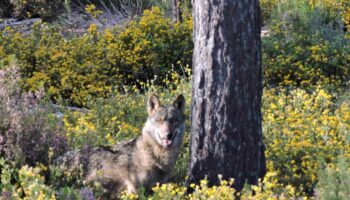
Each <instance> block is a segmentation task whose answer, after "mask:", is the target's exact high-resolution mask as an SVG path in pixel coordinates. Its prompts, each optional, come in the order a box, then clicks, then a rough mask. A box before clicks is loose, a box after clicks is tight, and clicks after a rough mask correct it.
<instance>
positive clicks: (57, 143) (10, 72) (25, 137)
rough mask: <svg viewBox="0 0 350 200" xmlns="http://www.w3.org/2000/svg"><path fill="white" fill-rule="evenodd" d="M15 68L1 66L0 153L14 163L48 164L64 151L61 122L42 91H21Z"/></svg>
mask: <svg viewBox="0 0 350 200" xmlns="http://www.w3.org/2000/svg"><path fill="white" fill-rule="evenodd" d="M18 80H19V75H18V70H17V68H15V67H10V68H8V69H6V70H0V116H1V118H0V156H1V157H3V156H4V157H5V158H6V159H7V160H12V161H14V162H15V163H16V164H17V165H22V164H24V163H28V164H31V165H34V164H37V163H44V164H47V163H48V162H49V159H50V156H49V153H51V158H54V157H56V156H59V155H60V154H62V153H63V152H64V151H65V148H66V143H65V139H64V137H63V134H62V131H63V129H62V126H60V125H59V123H58V120H57V119H56V118H55V116H54V115H53V114H52V112H51V109H50V108H49V107H48V106H47V105H45V104H43V103H41V102H40V100H39V99H40V98H42V97H43V95H42V94H40V93H37V94H35V95H36V98H37V99H36V98H35V96H34V95H33V94H22V93H21V89H20V88H19V86H18V83H17V82H18Z"/></svg>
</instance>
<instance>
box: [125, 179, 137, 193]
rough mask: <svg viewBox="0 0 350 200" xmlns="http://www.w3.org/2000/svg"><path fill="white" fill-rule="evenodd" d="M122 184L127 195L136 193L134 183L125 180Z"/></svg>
mask: <svg viewBox="0 0 350 200" xmlns="http://www.w3.org/2000/svg"><path fill="white" fill-rule="evenodd" d="M124 184H125V186H126V190H127V191H128V193H130V194H131V193H133V194H136V193H137V189H136V185H135V184H134V183H132V182H131V181H130V180H125V182H124Z"/></svg>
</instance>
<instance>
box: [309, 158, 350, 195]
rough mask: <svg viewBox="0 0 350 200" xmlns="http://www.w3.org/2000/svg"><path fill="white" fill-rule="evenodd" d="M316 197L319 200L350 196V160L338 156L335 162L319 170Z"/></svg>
mask: <svg viewBox="0 0 350 200" xmlns="http://www.w3.org/2000/svg"><path fill="white" fill-rule="evenodd" d="M316 198H317V199H321V200H324V199H325V200H328V199H334V200H346V199H349V198H350V160H349V157H345V156H339V157H338V160H337V162H336V163H332V164H329V165H327V166H326V167H325V168H324V169H322V170H320V172H319V182H318V184H317V187H316Z"/></svg>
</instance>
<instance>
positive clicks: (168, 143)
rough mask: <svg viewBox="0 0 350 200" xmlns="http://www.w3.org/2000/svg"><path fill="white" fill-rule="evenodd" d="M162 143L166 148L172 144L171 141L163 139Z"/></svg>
mask: <svg viewBox="0 0 350 200" xmlns="http://www.w3.org/2000/svg"><path fill="white" fill-rule="evenodd" d="M163 142H164V144H165V145H166V146H169V145H171V143H172V142H173V141H171V140H168V139H163Z"/></svg>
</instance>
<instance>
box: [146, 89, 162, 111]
mask: <svg viewBox="0 0 350 200" xmlns="http://www.w3.org/2000/svg"><path fill="white" fill-rule="evenodd" d="M159 107H160V102H159V100H158V97H157V96H156V95H155V94H151V96H149V97H148V101H147V111H148V114H149V115H151V114H153V113H154V112H155V111H156V110H157V109H158V108H159Z"/></svg>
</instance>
